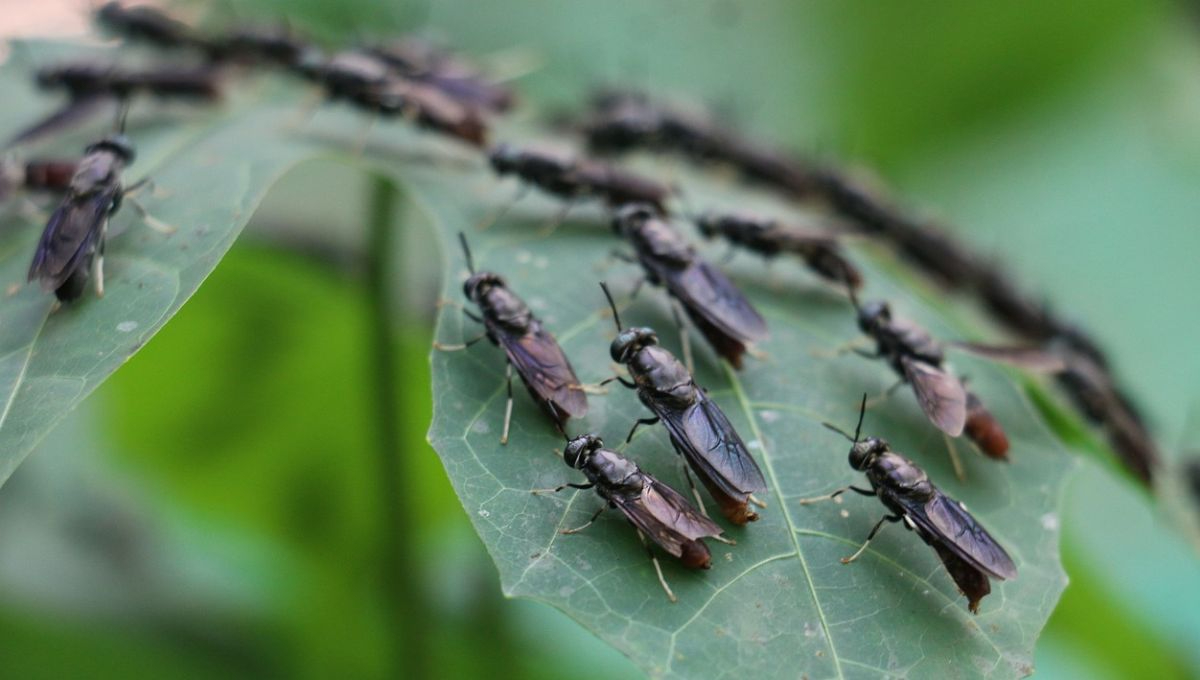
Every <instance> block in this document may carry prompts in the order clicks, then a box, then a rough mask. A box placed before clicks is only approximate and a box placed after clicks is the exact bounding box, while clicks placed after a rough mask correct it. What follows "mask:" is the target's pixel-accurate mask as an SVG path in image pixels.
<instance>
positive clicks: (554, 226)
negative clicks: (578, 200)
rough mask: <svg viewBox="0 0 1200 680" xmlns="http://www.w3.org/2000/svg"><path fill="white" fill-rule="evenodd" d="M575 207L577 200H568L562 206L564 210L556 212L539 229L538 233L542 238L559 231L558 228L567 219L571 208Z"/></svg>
mask: <svg viewBox="0 0 1200 680" xmlns="http://www.w3.org/2000/svg"><path fill="white" fill-rule="evenodd" d="M574 207H575V201H567V204H566V205H564V206H563V207H562V210H559V211H558V212H557V213H555V214H554V217H552V218H550V221H548V222H546V225H545V226H544V227H542V228H541V230H539V231H538V234H537V235H538V236H539V237H541V238H546V237H548V236H550V235H551V234H553V233H554V232H556V231H558V228H559V227H560V226H562V223H563V222H565V221H566V219H567V214H568V213H570V212H571V208H574Z"/></svg>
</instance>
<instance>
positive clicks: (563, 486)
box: [529, 482, 595, 496]
mask: <svg viewBox="0 0 1200 680" xmlns="http://www.w3.org/2000/svg"><path fill="white" fill-rule="evenodd" d="M593 486H595V484H591V483H588V484H575V483H574V482H568V483H566V484H559V485H558V486H556V487H554V488H553V489H532V490H531V491H530V492H529V493H531V494H533V495H534V496H544V495H546V494H552V493H558V492H559V491H562V490H563V489H590V488H592V487H593Z"/></svg>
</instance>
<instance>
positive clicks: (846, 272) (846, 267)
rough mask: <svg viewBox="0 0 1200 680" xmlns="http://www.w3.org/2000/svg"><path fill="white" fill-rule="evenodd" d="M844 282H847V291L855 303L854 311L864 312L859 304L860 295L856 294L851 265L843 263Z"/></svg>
mask: <svg viewBox="0 0 1200 680" xmlns="http://www.w3.org/2000/svg"><path fill="white" fill-rule="evenodd" d="M842 282H843V283H845V284H846V292H847V293H848V294H849V295H850V304H852V305H854V311H856V312H862V307H861V306H860V305H859V304H858V296H857V295H855V294H854V286H853V285H852V284H851V278H850V266H849V265H848V264H846V263H844V262H843V263H842Z"/></svg>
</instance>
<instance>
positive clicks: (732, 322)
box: [613, 204, 767, 368]
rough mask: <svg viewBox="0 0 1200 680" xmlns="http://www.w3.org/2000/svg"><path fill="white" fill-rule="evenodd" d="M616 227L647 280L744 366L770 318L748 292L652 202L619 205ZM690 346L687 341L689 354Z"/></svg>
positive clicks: (724, 354) (735, 363)
mask: <svg viewBox="0 0 1200 680" xmlns="http://www.w3.org/2000/svg"><path fill="white" fill-rule="evenodd" d="M613 230H614V231H616V232H617V234H619V235H621V236H623V237H625V239H626V240H628V241H629V242H630V244H632V245H633V248H634V251H635V253H636V258H637V262H638V263H640V264H641V266H642V270H643V271H644V272H645V275H646V280H647V281H649V282H650V283H652V284H655V285H660V286H663V287H664V288H666V290H667V292H668V293H669V294H670V296H671V298H672V299H673V300H675V301H677V302H678V303H679V304H680V306H682V307H683V310H684V312H685V313H686V314H687V316H688V318H689V319H691V321H692V323H693V324H695V326H696V328H697V329H699V331H700V333H701V334H702V335H703V336H704V338H705V339H706V340H708V343H709V344H710V345H712V348H713V350H714V351H716V353H717V354H718V355H720V356H721V357H723V358H724V359H726V360H727V361H729V363H730V364H732V365H733V367H734V368H741V367H742V355H743V354H745V353H746V351H747V349H748V348H750V347H752V346H753V345H754V344H755V343H758V342H762V341H764V340H766V339H767V322H766V321H765V320H763V318H762V315H761V314H759V313H758V310H756V309H755V308H754V306H753V305H751V304H750V301H749V300H747V299H746V296H745V295H743V294H742V292H741V291H740V290H738V288H737V286H735V285H734V284H733V282H732V281H730V280H729V277H727V276H725V274H724V273H722V272H721V270H719V269H717V268H716V267H714V266H713V265H712V264H710V263H709V262H708V261H707V260H705V259H704V258H703V257H701V256H700V254H699V253H697V252H696V249H695V248H694V247H692V245H691V244H689V243H688V242H687V241H686V240H685V239H684V238H683V237H682V236H681V235H680V234H679V233H678V232H677V231H675V229H674V228H672V227H671V225H670V224H669V223H668V222H667V221H666V220H665V219H663V218H662V217H660V216H659V215H658V214H657V213H656V212H655V211H654V210H653V209H652V207H651V206H649V205H644V204H633V205H627V206H625V207H623V208H621V209H620V210H618V211H617V215H616V217H614V218H613ZM686 350H687V346H686V344H685V355H684V356H685V357H687V356H688V354H687V352H686ZM689 365H690V364H689Z"/></svg>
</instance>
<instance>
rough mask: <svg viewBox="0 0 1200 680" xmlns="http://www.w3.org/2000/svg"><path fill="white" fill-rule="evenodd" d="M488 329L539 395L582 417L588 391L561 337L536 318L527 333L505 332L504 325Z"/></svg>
mask: <svg viewBox="0 0 1200 680" xmlns="http://www.w3.org/2000/svg"><path fill="white" fill-rule="evenodd" d="M489 330H490V331H491V332H492V334H493V336H494V337H496V338H498V339H499V341H500V345H501V346H502V347H503V348H504V352H505V354H507V355H508V360H509V361H510V362H512V365H513V368H515V369H516V371H517V375H519V376H521V380H523V381H524V382H525V384H526V385H527V386H528V387H529V389H530V391H532V392H533V393H534V394H535V395H536V396H537V397H538V399H540V400H542V401H544V402H546V403H548V404H550V405H551V406H553V408H554V410H555V411H556V412H557V413H561V414H563V416H564V417H565V418H581V417H583V416H584V415H585V414H586V413H587V408H588V406H587V394H585V393H584V391H583V387H582V385H581V384H580V382H579V378H578V377H576V376H575V369H573V368H571V362H570V361H569V360H568V359H567V355H566V354H565V353H564V352H563V350H562V347H560V346H559V344H558V341H557V340H555V339H554V336H553V335H550V333H549V332H547V331H546V330H545V329H543V328H542V325H541V324H540V323H538V322H534V324H533V326H532V327H531V328H530V330H529V332H528V333H525V334H524V335H513V334H511V333H505V331H504V330H503V329H501V328H492V327H489ZM565 418H564V419H565Z"/></svg>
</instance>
